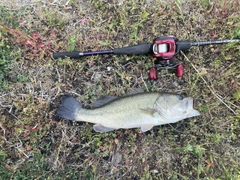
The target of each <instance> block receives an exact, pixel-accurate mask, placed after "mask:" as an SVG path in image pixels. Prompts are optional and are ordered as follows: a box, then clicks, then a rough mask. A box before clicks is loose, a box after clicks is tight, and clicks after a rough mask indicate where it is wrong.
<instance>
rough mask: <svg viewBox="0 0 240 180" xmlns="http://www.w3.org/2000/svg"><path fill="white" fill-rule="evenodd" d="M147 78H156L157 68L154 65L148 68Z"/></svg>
mask: <svg viewBox="0 0 240 180" xmlns="http://www.w3.org/2000/svg"><path fill="white" fill-rule="evenodd" d="M149 79H150V80H156V79H157V68H156V67H151V68H149Z"/></svg>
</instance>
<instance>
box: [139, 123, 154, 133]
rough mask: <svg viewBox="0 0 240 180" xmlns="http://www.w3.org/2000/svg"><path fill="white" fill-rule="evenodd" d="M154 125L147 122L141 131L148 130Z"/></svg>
mask: <svg viewBox="0 0 240 180" xmlns="http://www.w3.org/2000/svg"><path fill="white" fill-rule="evenodd" d="M153 126H154V125H153V124H145V125H142V126H141V132H146V131H149V130H150V129H152V127H153Z"/></svg>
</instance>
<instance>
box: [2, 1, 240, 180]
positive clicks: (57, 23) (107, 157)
mask: <svg viewBox="0 0 240 180" xmlns="http://www.w3.org/2000/svg"><path fill="white" fill-rule="evenodd" d="M147 2H148V3H147ZM63 4H65V5H64V6H63ZM0 5H1V4H0ZM21 5H22V4H21ZM21 5H19V4H16V3H14V1H12V0H10V1H9V2H8V4H4V6H3V3H2V5H1V7H0V20H1V23H0V85H1V86H0V138H1V141H0V177H1V178H0V179H14V180H15V179H16V180H17V179H89V180H90V179H144V180H145V179H229V180H230V179H234V180H235V179H239V178H240V161H239V157H240V151H239V143H240V141H239V138H240V129H239V123H240V110H239V106H240V104H239V99H240V95H239V94H240V85H239V83H240V74H239V69H240V64H239V61H240V60H239V57H240V46H239V43H233V44H224V45H211V46H207V47H203V48H201V47H193V48H191V49H190V50H189V51H188V52H187V53H185V55H186V57H184V55H183V54H179V55H178V56H177V57H178V58H179V59H180V60H181V61H183V63H184V66H185V75H184V77H182V78H177V77H175V75H174V74H173V73H171V71H169V70H164V69H163V70H161V71H159V74H158V80H156V81H150V80H148V68H149V67H151V65H152V60H153V58H152V57H151V56H136V55H134V56H111V55H106V56H94V57H84V58H81V59H76V60H75V59H74V60H73V59H59V60H54V59H52V57H51V56H52V52H58V51H74V50H81V51H90V50H93V51H98V50H103V49H111V48H117V47H123V46H128V45H134V44H137V43H146V42H147V43H151V42H152V40H153V39H154V38H156V37H158V36H165V35H175V36H177V37H178V38H179V39H180V40H185V39H190V40H192V41H203V40H214V39H229V38H240V36H239V33H240V31H239V29H240V18H239V17H240V16H239V11H240V9H239V3H238V2H237V1H233V0H221V1H217V0H215V1H211V2H210V1H206V0H201V1H197V0H192V1H189V2H187V3H185V2H184V1H178V0H176V1H171V2H168V3H164V2H159V1H144V0H139V1H133V0H126V1H96V0H89V1H74V0H73V1H69V2H68V1H67V0H66V1H64V2H62V3H61V4H60V3H59V4H58V2H56V1H46V2H45V1H41V2H33V3H32V4H31V5H28V4H26V5H24V6H21ZM10 29H12V30H13V31H10ZM132 88H142V89H144V90H145V91H160V92H173V93H178V94H185V95H186V96H192V97H193V98H194V101H195V108H196V109H198V110H199V111H200V112H201V114H202V115H201V116H200V117H196V118H190V119H187V120H183V121H181V122H178V123H176V124H171V125H163V126H158V127H154V128H153V129H152V130H151V131H149V132H147V133H145V134H140V133H139V129H128V130H117V131H113V132H109V133H105V134H99V133H95V132H94V131H93V129H92V124H88V123H82V122H79V123H78V122H71V121H68V120H63V119H59V118H57V117H55V116H54V112H55V110H56V109H57V108H58V107H59V105H60V99H61V95H62V94H63V93H64V92H68V93H71V94H73V95H74V96H75V97H77V98H78V99H79V100H81V102H82V103H83V104H84V106H87V107H89V105H90V104H91V102H93V101H94V100H95V99H96V98H98V97H101V96H106V95H117V96H122V95H124V94H126V93H127V92H128V91H130V90H131V89H132Z"/></svg>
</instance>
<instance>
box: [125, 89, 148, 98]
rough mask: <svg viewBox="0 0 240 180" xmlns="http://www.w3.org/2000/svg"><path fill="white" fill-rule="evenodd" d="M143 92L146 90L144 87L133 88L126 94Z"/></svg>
mask: <svg viewBox="0 0 240 180" xmlns="http://www.w3.org/2000/svg"><path fill="white" fill-rule="evenodd" d="M143 92H144V90H143V89H142V88H133V89H132V90H131V91H128V92H127V93H126V95H127V96H129V95H133V94H138V93H143Z"/></svg>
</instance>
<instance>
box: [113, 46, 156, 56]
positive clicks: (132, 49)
mask: <svg viewBox="0 0 240 180" xmlns="http://www.w3.org/2000/svg"><path fill="white" fill-rule="evenodd" d="M151 51H152V44H138V45H134V46H128V47H123V48H116V49H113V54H125V55H131V54H149V53H151Z"/></svg>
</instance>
